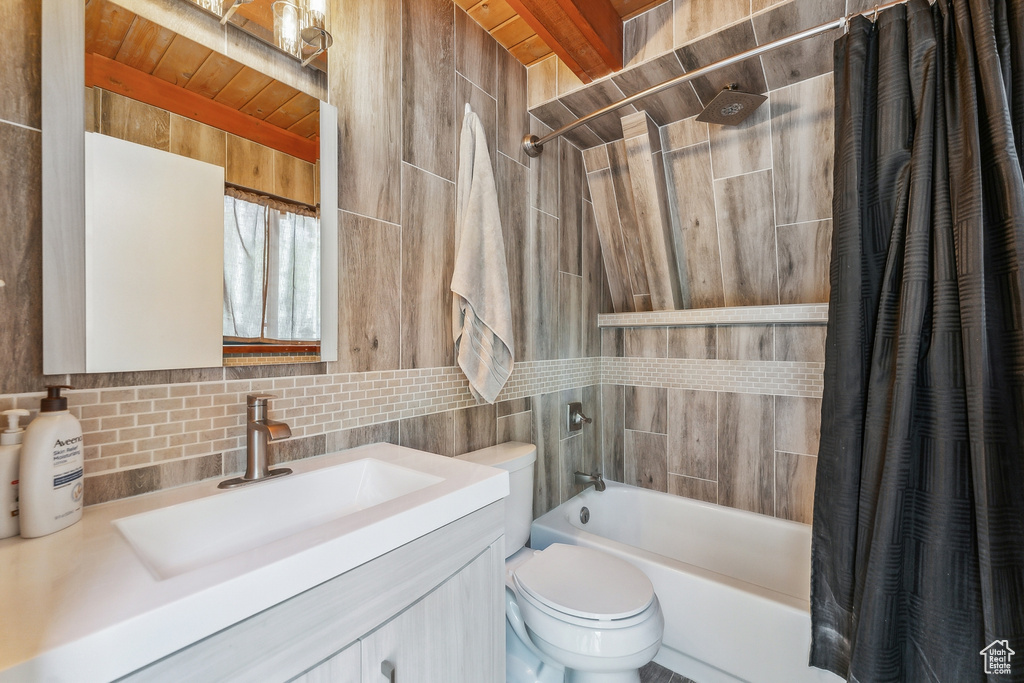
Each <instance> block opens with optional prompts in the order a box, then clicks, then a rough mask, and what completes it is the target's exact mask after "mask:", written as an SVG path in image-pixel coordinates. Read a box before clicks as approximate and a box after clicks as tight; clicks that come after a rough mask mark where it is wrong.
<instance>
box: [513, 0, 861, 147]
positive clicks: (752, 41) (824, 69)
mask: <svg viewBox="0 0 1024 683" xmlns="http://www.w3.org/2000/svg"><path fill="white" fill-rule="evenodd" d="M864 5H865V2H864V1H863V0H849V2H847V0H753V2H748V1H747V0H714V1H713V2H712V1H705V0H673V2H666V3H664V4H661V5H659V6H658V7H655V8H653V9H651V10H649V11H647V12H645V13H643V14H641V15H638V16H636V17H634V18H632V19H630V20H629V21H627V22H626V23H625V25H624V27H623V50H624V54H623V59H624V63H625V64H626V68H625V69H623V70H622V71H620V72H618V73H615V74H612V75H611V76H608V77H606V78H604V79H601V80H599V81H595V82H594V83H590V84H587V85H584V84H582V83H580V82H579V80H578V79H575V78H574V77H573V76H572V73H571V71H570V70H569V69H567V68H565V66H564V65H563V64H562V63H561V62H560V61H559V59H558V57H557V56H556V55H550V56H548V57H546V58H544V59H542V60H540V61H538V62H535V63H533V64H531V65H530V68H529V103H530V112H531V113H533V114H534V115H536V116H537V117H539V118H540V119H541V120H542V121H544V123H545V124H547V125H548V126H551V127H553V128H554V127H557V126H561V125H564V124H565V123H568V121H569V120H571V115H572V114H576V115H582V114H588V113H590V112H591V111H593V110H595V109H597V108H598V107H600V106H603V105H605V104H609V103H610V102H611V101H612V99H616V98H615V97H614V96H615V94H616V93H621V94H622V95H633V94H635V93H637V92H640V91H641V90H644V89H646V88H648V87H650V86H653V85H657V84H659V83H662V82H664V81H667V80H669V79H670V78H673V77H675V76H679V75H682V74H683V73H684V72H686V71H692V70H694V69H696V68H698V67H701V66H704V65H706V64H710V63H712V62H715V61H717V60H719V59H722V58H724V57H728V56H731V55H734V54H736V53H738V52H743V51H745V50H748V49H750V48H752V47H755V46H757V45H764V44H765V43H768V42H771V41H773V40H777V39H779V38H782V37H784V36H787V35H791V34H793V33H797V32H799V31H801V30H804V29H807V28H810V27H812V26H817V25H819V24H823V23H825V22H828V21H831V20H833V19H837V18H839V17H840V16H843V15H844V14H846V13H847V12H856V11H863V10H864V9H865V8H864ZM838 35H839V32H838V31H832V32H830V33H826V34H823V35H821V36H817V37H815V38H812V39H808V40H805V41H803V42H801V43H797V44H793V45H790V46H787V47H785V48H781V49H779V50H776V51H773V52H771V53H768V54H766V55H764V56H762V57H756V58H754V59H750V60H746V61H745V62H742V63H740V64H735V65H732V66H729V67H726V68H724V69H721V70H719V71H716V72H714V73H712V74H708V75H706V76H704V77H701V78H698V79H695V80H694V81H691V82H690V83H687V84H684V85H681V86H678V87H675V88H672V89H670V90H667V91H665V92H663V93H659V94H657V95H652V96H649V97H647V98H644V99H642V100H640V102H638V103H637V104H636V105H635V109H634V107H627V108H625V109H623V110H620V111H619V112H618V113H617V114H609V115H606V116H604V117H602V118H601V119H599V120H597V121H594V122H592V123H591V124H588V125H587V126H585V127H584V128H583V129H581V130H582V131H584V132H582V133H574V134H573V136H574V137H573V138H572V139H573V140H574V142H576V144H578V145H580V146H581V148H584V149H585V148H586V147H589V146H590V145H591V144H597V143H596V142H593V140H594V139H597V140H598V141H602V142H610V141H612V140H616V139H619V138H621V137H622V132H621V130H620V129H619V128H618V127H617V126H615V125H614V118H615V117H621V116H625V115H628V114H630V113H633V112H634V111H635V110H636V109H642V110H645V111H647V112H648V113H649V114H650V116H651V117H652V118H653V119H654V120H655V121H656V122H657V123H658V125H659V126H664V125H666V124H668V123H672V122H674V121H679V120H681V119H685V118H689V117H691V116H694V115H696V114H697V113H699V112H700V111H701V110H702V109H703V108H704V106H706V105H707V104H708V103H709V102H710V101H711V99H712V98H713V97H714V96H715V95H717V94H718V93H719V92H720V91H721V89H722V88H723V87H724V86H726V85H729V84H732V83H735V84H737V85H738V86H739V88H740V89H741V90H745V91H748V92H757V93H764V92H767V91H769V90H777V89H779V88H782V87H784V86H787V85H791V84H793V83H796V82H799V81H803V80H806V79H808V78H812V77H814V76H819V75H821V74H825V73H831V71H832V42H833V41H834V40H835V39H836V38H837V37H838ZM619 97H621V95H620V96H619ZM588 107H589V108H588ZM584 110H585V111H584ZM588 141H589V142H588Z"/></svg>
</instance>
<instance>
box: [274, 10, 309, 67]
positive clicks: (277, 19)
mask: <svg viewBox="0 0 1024 683" xmlns="http://www.w3.org/2000/svg"><path fill="white" fill-rule="evenodd" d="M273 7H274V42H275V43H277V46H278V47H280V48H281V49H282V50H284V51H285V52H287V53H289V54H291V55H294V56H296V57H298V58H300V59H301V58H302V38H301V36H300V33H301V31H302V21H303V11H302V8H301V7H299V6H298V5H297V4H295V3H294V2H290V1H289V0H278V1H277V2H275V3H274V5H273Z"/></svg>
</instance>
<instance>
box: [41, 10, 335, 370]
mask: <svg viewBox="0 0 1024 683" xmlns="http://www.w3.org/2000/svg"><path fill="white" fill-rule="evenodd" d="M116 1H117V2H118V4H120V5H122V6H124V7H126V8H128V9H130V10H131V11H133V12H135V13H136V14H139V15H140V16H143V17H144V18H147V19H150V20H152V21H155V22H157V23H159V24H161V25H164V26H167V27H168V28H170V29H172V30H174V31H176V32H178V33H183V34H184V35H185V36H186V37H188V38H191V39H193V40H196V42H199V43H201V44H204V45H206V46H207V47H210V48H211V49H214V50H216V51H218V52H221V53H231V54H228V56H229V57H231V58H233V59H235V60H237V61H239V62H241V63H243V64H246V65H247V66H251V67H253V68H255V69H257V70H260V71H262V72H263V73H265V74H267V75H268V76H271V77H272V78H276V79H277V80H280V81H283V82H285V83H287V84H289V85H292V86H293V87H296V88H298V89H299V90H301V91H303V92H306V93H309V94H311V95H313V96H315V97H317V98H318V99H319V100H320V230H321V236H320V360H321V361H323V362H330V361H335V360H337V359H338V208H337V207H338V153H337V148H338V110H337V108H336V107H335V106H333V105H332V104H331V103H330V101H329V99H328V97H329V95H328V92H327V90H328V89H327V87H326V85H325V83H326V76H325V75H324V74H322V73H320V72H317V71H315V70H312V69H302V68H301V67H300V66H299V65H298V64H296V63H295V62H294V60H292V59H289V58H288V56H287V55H284V54H283V53H281V54H278V53H277V51H276V50H273V49H272V48H271V47H269V46H266V45H263V44H262V43H260V42H259V41H258V39H256V38H254V37H252V36H249V35H248V34H245V33H244V32H242V31H241V30H240V29H238V27H234V26H233V27H232V28H231V29H228V28H227V27H226V26H221V25H220V23H219V22H217V21H216V20H214V19H213V18H212V17H206V16H205V14H203V13H202V12H201V10H199V9H198V8H196V7H190V6H189V4H188V3H179V2H177V0H148V1H147V0H142V1H140V0H116ZM140 5H141V6H140ZM154 14H156V15H160V16H154ZM169 20H171V21H169ZM41 28H42V34H41V36H42V44H41V76H42V212H43V373H44V374H47V375H60V374H77V373H84V372H87V370H86V358H87V356H86V352H87V349H86V318H85V288H86V272H85V132H84V131H85V98H84V96H83V92H84V91H83V88H84V83H85V3H84V1H83V0H42V27H41ZM252 55H259V56H260V57H261V58H262V57H263V56H264V55H270V56H269V57H267V58H266V62H263V61H260V63H255V62H257V61H258V60H256V59H254V58H253V57H252ZM268 67H269V68H268ZM317 74H319V76H317ZM222 367H223V363H222ZM168 369H171V368H168Z"/></svg>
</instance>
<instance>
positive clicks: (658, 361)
mask: <svg viewBox="0 0 1024 683" xmlns="http://www.w3.org/2000/svg"><path fill="white" fill-rule="evenodd" d="M824 372H825V364H824V363H803V362H795V361H753V360H695V359H691V358H605V359H604V362H603V363H602V365H601V383H602V384H625V385H631V386H641V387H664V388H667V389H703V390H706V391H724V392H733V393H739V394H766V395H772V396H802V397H806V398H821V392H822V388H823V383H824Z"/></svg>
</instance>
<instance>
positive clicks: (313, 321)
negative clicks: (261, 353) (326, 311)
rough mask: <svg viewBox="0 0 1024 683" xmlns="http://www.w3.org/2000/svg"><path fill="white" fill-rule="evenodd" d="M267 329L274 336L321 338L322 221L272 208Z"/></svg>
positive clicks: (312, 339) (289, 338) (295, 339)
mask: <svg viewBox="0 0 1024 683" xmlns="http://www.w3.org/2000/svg"><path fill="white" fill-rule="evenodd" d="M269 235H270V248H269V249H268V257H267V262H268V268H267V332H266V336H267V337H269V338H271V339H280V340H289V341H304V340H305V341H315V340H318V339H320V221H319V220H317V218H316V217H315V216H302V215H299V214H297V213H291V212H285V211H278V210H276V209H270V230H269Z"/></svg>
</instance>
